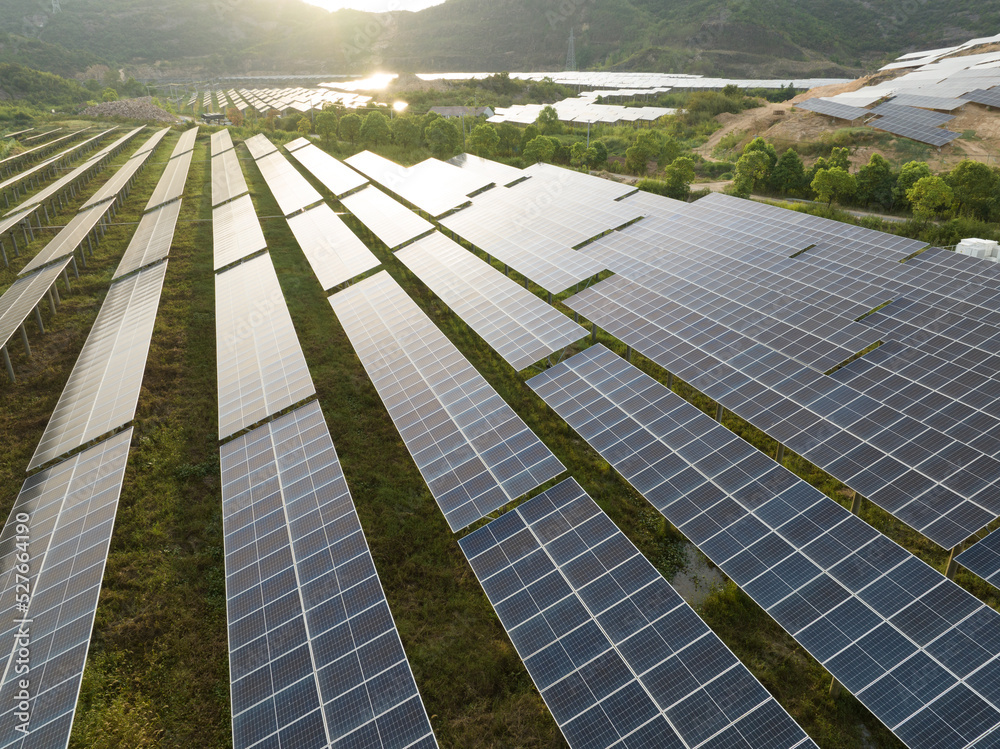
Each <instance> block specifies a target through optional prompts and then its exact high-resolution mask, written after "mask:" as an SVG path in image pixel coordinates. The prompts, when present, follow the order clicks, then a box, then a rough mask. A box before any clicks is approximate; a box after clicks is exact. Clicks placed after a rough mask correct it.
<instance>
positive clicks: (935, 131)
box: [870, 115, 962, 147]
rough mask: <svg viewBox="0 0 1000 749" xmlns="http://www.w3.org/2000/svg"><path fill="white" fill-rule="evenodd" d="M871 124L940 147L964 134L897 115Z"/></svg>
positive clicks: (878, 128) (882, 118) (881, 118)
mask: <svg viewBox="0 0 1000 749" xmlns="http://www.w3.org/2000/svg"><path fill="white" fill-rule="evenodd" d="M870 124H871V126H872V127H873V128H875V129H876V130H884V131H885V132H887V133H892V134H893V135H902V136H903V137H904V138H910V139H911V140H916V141H920V142H921V143H927V144H928V145H931V146H939V147H940V146H944V145H947V144H948V143H951V142H952V141H953V140H955V139H956V138H959V137H961V135H962V134H961V133H955V132H952V131H951V130H945V129H944V128H940V127H932V126H930V125H924V124H921V123H919V122H913V121H912V120H910V119H901V118H898V117H897V116H895V115H893V116H889V117H879V118H878V119H877V120H875V121H874V122H872V123H870Z"/></svg>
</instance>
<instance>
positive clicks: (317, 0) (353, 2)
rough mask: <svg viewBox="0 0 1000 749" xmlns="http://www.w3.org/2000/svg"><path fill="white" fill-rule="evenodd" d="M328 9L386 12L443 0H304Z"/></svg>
mask: <svg viewBox="0 0 1000 749" xmlns="http://www.w3.org/2000/svg"><path fill="white" fill-rule="evenodd" d="M306 2H307V3H309V4H310V5H316V6H319V7H320V8H325V9H326V10H329V11H334V10H341V9H342V8H352V9H354V10H363V11H366V12H368V13H386V12H388V11H393V10H410V11H418V10H423V9H424V8H429V7H431V6H432V5H440V4H441V3H442V2H444V0H306Z"/></svg>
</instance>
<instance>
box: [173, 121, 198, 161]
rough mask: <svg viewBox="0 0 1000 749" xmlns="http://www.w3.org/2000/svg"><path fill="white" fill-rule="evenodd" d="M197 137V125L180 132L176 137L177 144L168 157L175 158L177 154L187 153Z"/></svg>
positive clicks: (192, 148)
mask: <svg viewBox="0 0 1000 749" xmlns="http://www.w3.org/2000/svg"><path fill="white" fill-rule="evenodd" d="M197 137H198V127H197V126H195V127H193V128H191V129H190V130H185V131H184V132H183V133H181V137H180V138H178V139H177V144H176V145H175V146H174V151H173V153H171V154H170V158H172V159H175V158H177V157H178V156H180V155H182V154H185V153H187V152H188V151H193V150H194V143H195V139H196V138H197Z"/></svg>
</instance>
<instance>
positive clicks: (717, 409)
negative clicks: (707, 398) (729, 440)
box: [715, 403, 726, 424]
mask: <svg viewBox="0 0 1000 749" xmlns="http://www.w3.org/2000/svg"><path fill="white" fill-rule="evenodd" d="M725 410H726V409H724V408H723V407H722V404H721V403H717V404H716V406H715V420H716V421H717V422H719V423H720V424H721V423H722V413H723V411H725Z"/></svg>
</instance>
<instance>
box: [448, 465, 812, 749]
mask: <svg viewBox="0 0 1000 749" xmlns="http://www.w3.org/2000/svg"><path fill="white" fill-rule="evenodd" d="M459 545H460V546H461V547H462V551H463V552H465V555H466V557H467V558H468V559H469V563H470V564H471V565H472V568H473V570H475V573H476V577H478V578H479V581H480V583H481V584H482V586H483V589H484V590H485V591H486V593H487V595H488V596H489V598H490V603H492V604H493V607H494V609H496V612H497V615H498V616H499V617H500V621H501V622H502V623H503V626H504V628H505V629H506V630H507V632H508V634H509V635H510V638H511V640H512V641H513V643H514V647H515V648H516V649H517V652H518V654H519V655H520V656H521V660H522V661H524V664H525V666H527V669H528V673H529V674H530V675H531V678H532V680H533V681H534V682H535V686H536V687H537V688H538V691H539V692H541V694H542V698H543V699H544V700H545V703H546V705H547V706H548V708H549V710H550V711H551V713H552V716H553V717H554V718H555V720H556V723H558V724H559V728H560V729H561V730H562V732H563V735H564V736H565V737H566V740H567V742H568V743H569V745H570V746H571V747H573V749H577V748H578V747H595V748H596V747H615V749H627V748H628V747H670V748H676V749H681V748H682V747H730V746H732V747H737V746H738V747H745V748H747V749H749V748H750V747H768V748H769V749H782V748H783V747H814V746H815V744H814V743H813V742H812V741H811V740H810V739H809V738H808V737H807V736H806V734H805V733H804V732H803V731H802V729H801V728H800V727H799V726H798V725H796V723H795V721H793V720H792V718H791V717H790V716H789V715H788V713H786V712H785V711H784V710H783V709H782V708H781V706H780V705H778V703H777V702H775V700H774V698H773V697H771V695H770V694H768V692H767V690H766V689H764V687H763V686H761V684H760V683H759V682H758V681H757V680H756V679H755V678H754V677H753V675H752V674H751V673H750V672H749V671H748V670H747V669H746V667H745V666H743V665H742V664H741V663H740V662H739V661H738V660H737V659H736V656H734V655H733V654H732V652H730V650H729V649H728V648H727V647H726V646H725V644H723V642H722V641H721V640H719V638H718V637H717V636H716V635H715V634H714V633H713V632H712V631H711V630H710V629H709V628H708V626H707V625H706V624H705V623H704V622H703V621H702V620H701V619H699V618H698V615H697V614H695V613H694V611H692V610H691V608H690V607H689V606H688V605H687V604H686V603H685V602H684V600H683V599H682V598H681V597H680V596H679V595H678V594H677V592H676V591H675V590H674V589H673V588H672V587H670V585H669V584H668V583H667V581H666V580H664V579H663V577H661V576H660V574H659V573H658V572H657V571H656V569H654V568H653V566H652V565H651V564H650V563H649V562H648V561H646V559H645V558H644V557H643V556H642V555H641V554H640V553H639V551H638V549H636V548H635V546H634V545H633V544H632V542H631V541H629V540H628V538H627V537H626V536H625V535H624V534H623V533H622V532H621V531H620V530H618V528H617V527H615V524H614V523H612V522H611V519H610V518H608V516H607V515H605V514H604V512H602V511H601V509H600V508H599V507H598V506H597V505H596V504H595V503H594V501H593V500H592V499H591V498H590V497H589V496H588V495H587V493H586V492H585V491H583V489H582V488H581V487H580V485H579V484H577V483H576V481H575V480H573V479H567V480H566V481H563V482H562V483H561V484H558V485H557V486H555V487H553V488H551V489H549V490H548V491H546V492H544V493H542V494H540V495H538V496H537V497H535V498H533V499H530V500H528V501H527V502H525V503H523V504H521V505H520V506H518V507H517V508H516V509H515V510H512V511H511V512H508V513H506V514H505V515H503V516H502V517H500V518H498V519H496V520H494V521H493V522H491V523H490V524H489V525H487V526H486V527H484V528H480V529H479V530H477V531H476V532H475V533H472V534H470V535H468V536H466V537H465V538H463V539H462V540H461V541H459Z"/></svg>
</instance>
